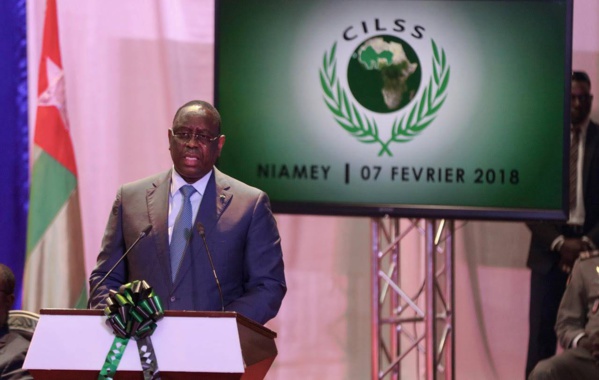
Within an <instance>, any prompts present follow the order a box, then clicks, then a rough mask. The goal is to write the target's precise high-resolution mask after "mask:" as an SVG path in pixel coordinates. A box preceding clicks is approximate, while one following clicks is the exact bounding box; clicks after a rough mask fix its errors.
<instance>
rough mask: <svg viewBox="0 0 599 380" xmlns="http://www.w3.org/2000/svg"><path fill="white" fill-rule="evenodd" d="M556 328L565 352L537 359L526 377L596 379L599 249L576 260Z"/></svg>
mask: <svg viewBox="0 0 599 380" xmlns="http://www.w3.org/2000/svg"><path fill="white" fill-rule="evenodd" d="M555 329H556V332H557V337H558V339H559V343H560V345H561V346H562V347H563V348H564V351H563V352H562V353H560V354H558V355H555V356H553V357H551V358H548V359H545V360H542V361H540V362H539V363H538V364H537V365H536V367H535V368H534V370H533V371H532V373H531V374H530V376H529V378H528V379H529V380H538V379H577V380H584V379H589V380H590V379H599V250H595V251H587V252H583V253H581V255H580V258H579V259H578V260H577V261H576V262H575V264H574V268H573V269H572V274H571V276H570V279H569V280H568V285H567V287H566V291H565V293H564V296H563V298H562V301H561V303H560V306H559V310H558V313H557V322H556V325H555Z"/></svg>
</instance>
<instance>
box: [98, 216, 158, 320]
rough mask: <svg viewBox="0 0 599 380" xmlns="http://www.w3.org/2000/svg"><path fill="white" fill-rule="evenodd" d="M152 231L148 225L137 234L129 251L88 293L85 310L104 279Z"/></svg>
mask: <svg viewBox="0 0 599 380" xmlns="http://www.w3.org/2000/svg"><path fill="white" fill-rule="evenodd" d="M151 230H152V225H151V224H149V225H148V226H147V227H146V228H144V229H143V231H141V233H140V234H139V236H138V237H137V240H135V241H134V242H133V244H131V246H130V247H129V249H127V250H126V251H125V253H123V255H122V256H121V258H120V259H119V261H117V262H116V264H114V265H113V266H112V268H110V270H109V271H108V272H106V274H105V275H104V277H102V279H101V280H100V281H99V282H98V283H97V284H96V286H94V288H93V289H92V290H91V292H89V299H88V300H87V308H88V309H89V308H90V303H91V301H92V295H93V294H94V293H95V292H96V290H98V288H99V287H100V285H102V284H103V283H104V281H106V279H107V278H108V276H110V275H111V274H112V272H113V271H114V270H115V268H116V267H117V265H119V264H120V263H121V261H123V259H124V258H125V257H127V255H128V254H129V252H131V250H132V249H133V248H134V247H135V246H136V245H137V243H139V241H140V240H141V239H143V238H145V237H146V236H148V234H149V233H150V231H151Z"/></svg>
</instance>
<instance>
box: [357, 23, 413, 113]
mask: <svg viewBox="0 0 599 380" xmlns="http://www.w3.org/2000/svg"><path fill="white" fill-rule="evenodd" d="M421 78H422V70H421V68H420V60H419V59H418V55H416V52H415V51H414V49H412V47H411V46H410V45H409V44H407V43H406V42H405V41H403V40H402V39H400V38H398V37H395V36H390V35H381V36H376V37H372V38H369V39H368V40H366V41H364V42H363V43H362V44H361V45H360V46H358V48H357V49H356V50H355V51H354V53H353V54H352V56H351V59H350V60H349V65H348V67H347V82H348V84H349V89H350V91H351V93H352V95H353V96H354V98H355V99H356V100H357V101H358V103H360V104H361V105H362V106H363V107H364V108H366V109H368V110H370V111H373V112H378V113H391V112H395V111H397V110H400V109H402V108H403V107H405V106H406V105H407V104H408V103H409V102H410V101H411V100H412V98H413V97H414V95H415V94H416V93H417V92H418V88H419V87H420V81H421Z"/></svg>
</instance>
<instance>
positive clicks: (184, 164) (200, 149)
mask: <svg viewBox="0 0 599 380" xmlns="http://www.w3.org/2000/svg"><path fill="white" fill-rule="evenodd" d="M214 120H215V119H214V117H213V114H212V113H211V112H210V111H209V110H207V109H205V108H204V107H202V106H198V105H192V106H188V107H185V108H184V109H182V110H181V112H180V113H179V115H178V116H177V118H176V119H175V121H174V122H173V132H174V133H175V134H178V133H189V134H193V135H204V136H208V137H211V138H214V137H217V136H219V129H218V125H217V124H216V122H215V121H214ZM168 142H169V150H170V151H171V158H172V159H173V164H174V165H175V170H177V173H179V174H180V175H181V177H183V179H184V180H185V181H187V183H193V182H196V181H197V180H199V179H200V178H202V177H203V176H204V175H206V174H207V173H208V172H209V171H210V170H211V169H212V166H213V165H214V163H215V162H216V160H217V159H218V157H219V156H220V152H221V150H222V148H223V145H224V144H225V136H224V135H222V136H219V137H218V138H216V139H215V140H214V141H211V142H205V141H202V140H200V139H198V138H196V137H193V138H191V139H181V138H180V137H177V136H173V134H172V133H171V132H170V131H169V132H168Z"/></svg>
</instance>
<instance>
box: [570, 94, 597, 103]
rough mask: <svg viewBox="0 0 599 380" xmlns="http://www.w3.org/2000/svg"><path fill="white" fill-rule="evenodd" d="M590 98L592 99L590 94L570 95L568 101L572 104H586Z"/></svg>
mask: <svg viewBox="0 0 599 380" xmlns="http://www.w3.org/2000/svg"><path fill="white" fill-rule="evenodd" d="M592 98H593V95H591V94H581V95H575V94H572V95H571V96H570V100H571V101H573V102H574V101H576V100H578V101H579V102H588V101H589V100H591V99H592Z"/></svg>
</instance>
